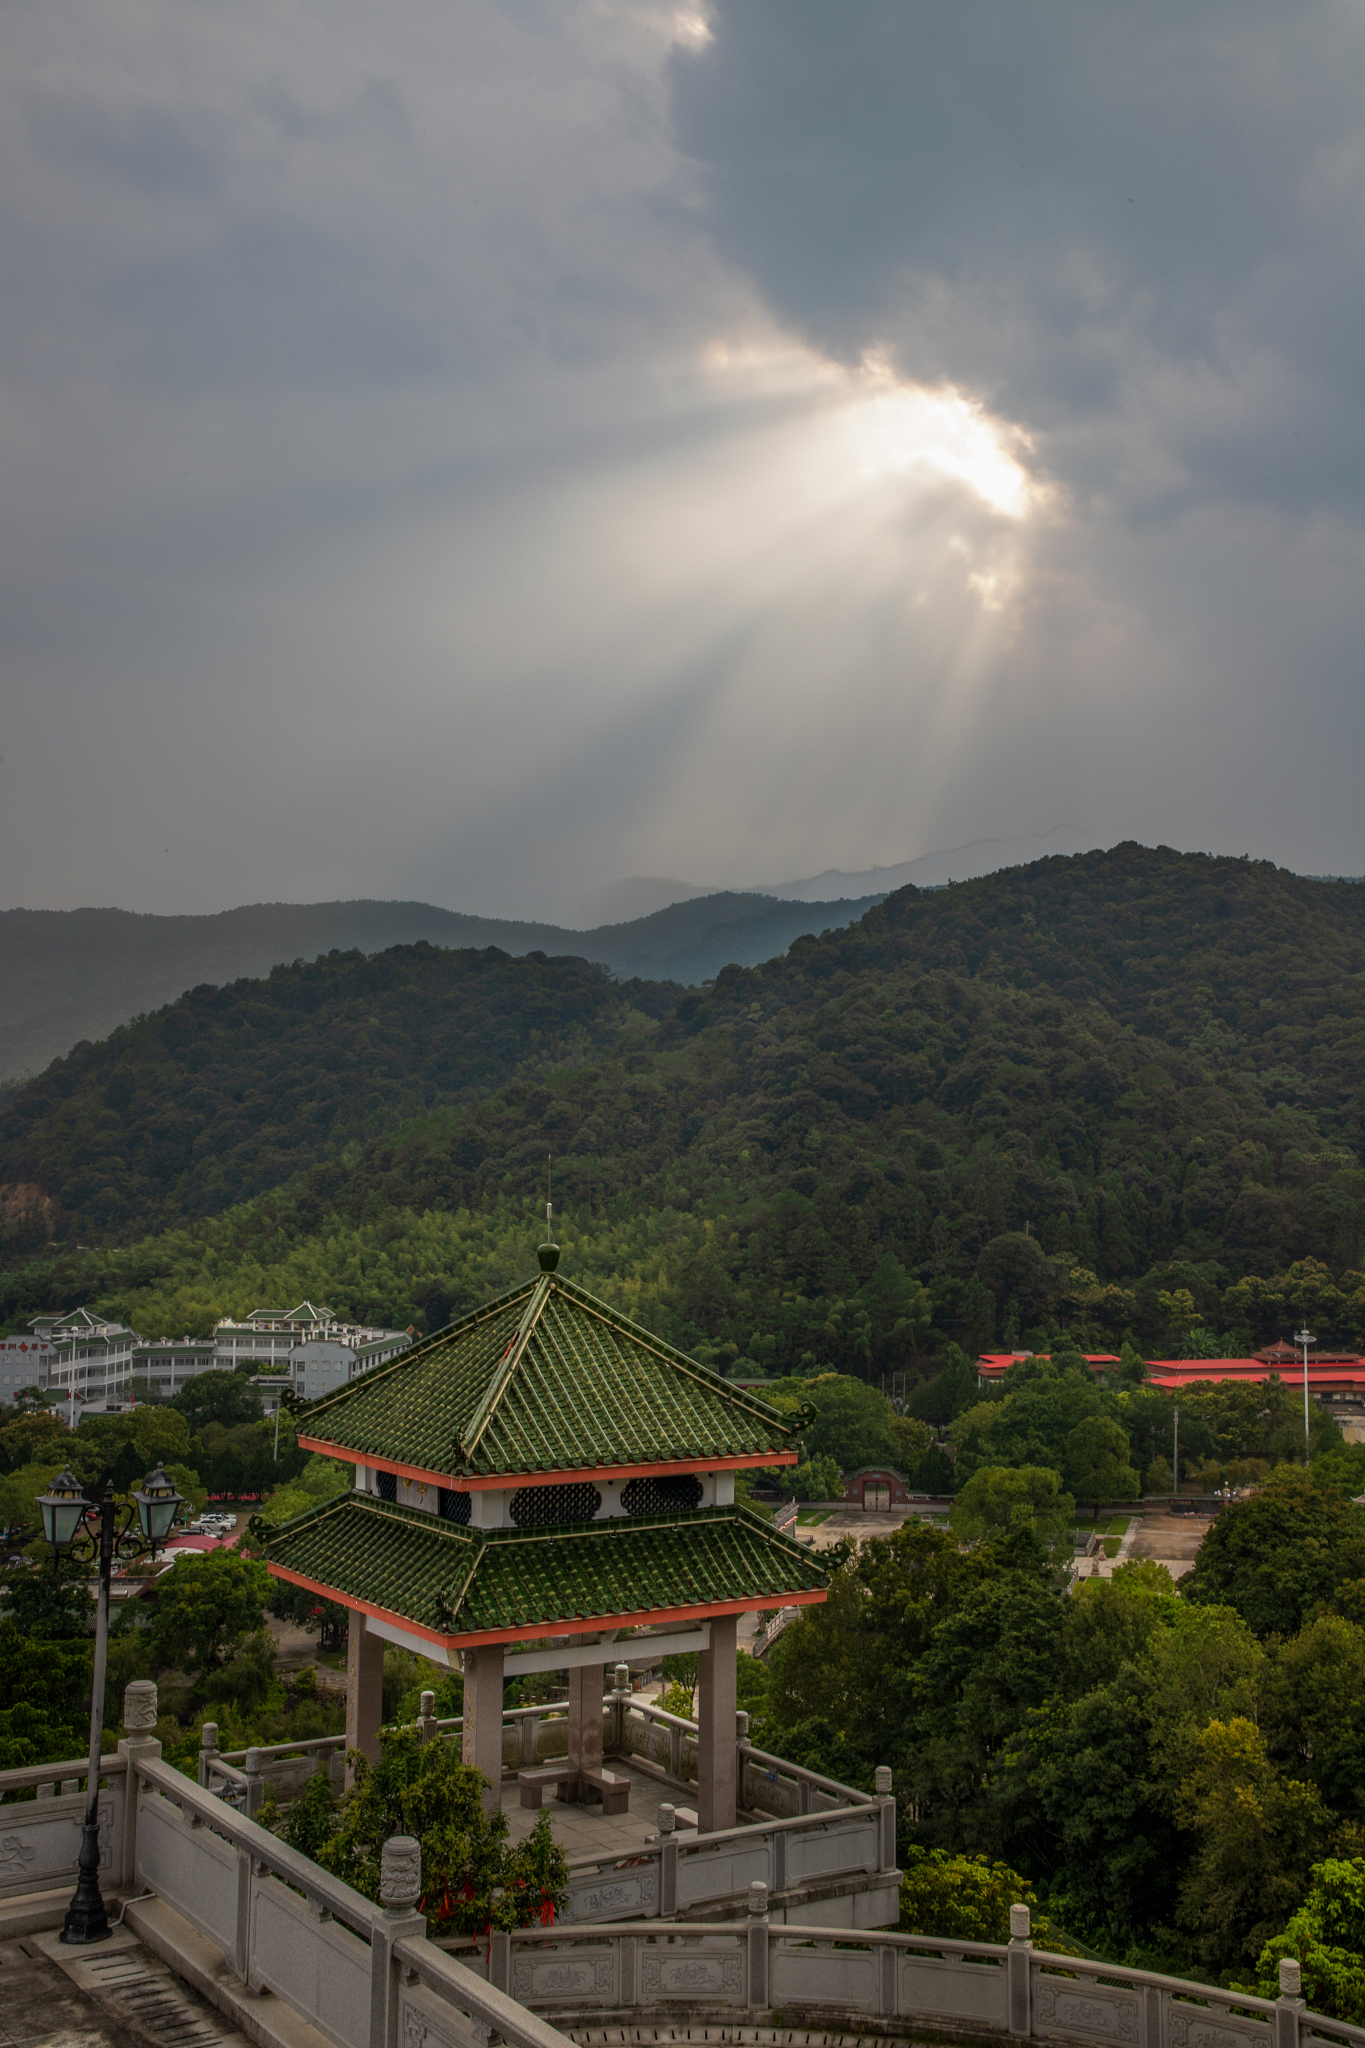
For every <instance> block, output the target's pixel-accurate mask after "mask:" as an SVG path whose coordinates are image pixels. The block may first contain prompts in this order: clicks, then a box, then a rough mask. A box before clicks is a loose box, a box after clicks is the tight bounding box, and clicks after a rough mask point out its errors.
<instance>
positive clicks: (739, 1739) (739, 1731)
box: [735, 1667, 749, 1811]
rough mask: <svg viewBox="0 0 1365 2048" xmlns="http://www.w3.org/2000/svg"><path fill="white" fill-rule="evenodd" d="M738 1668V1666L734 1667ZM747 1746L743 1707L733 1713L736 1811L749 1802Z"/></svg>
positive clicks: (746, 1717)
mask: <svg viewBox="0 0 1365 2048" xmlns="http://www.w3.org/2000/svg"><path fill="white" fill-rule="evenodd" d="M736 1668H738V1667H736ZM748 1747H749V1716H748V1715H747V1714H746V1713H745V1711H744V1709H743V1707H740V1708H739V1709H738V1711H737V1712H736V1714H735V1807H736V1810H737V1811H738V1810H739V1809H740V1808H741V1807H747V1806H748V1804H749V1798H748V1792H749V1788H748V1785H747V1784H746V1783H745V1778H744V1752H745V1750H746V1749H747V1748H748Z"/></svg>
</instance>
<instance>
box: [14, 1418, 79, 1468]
mask: <svg viewBox="0 0 1365 2048" xmlns="http://www.w3.org/2000/svg"><path fill="white" fill-rule="evenodd" d="M70 1436H71V1432H70V1430H69V1429H68V1428H67V1426H66V1424H65V1423H64V1422H63V1421H62V1420H61V1418H60V1416H57V1415H52V1414H49V1413H48V1412H47V1410H45V1409H44V1410H41V1411H40V1412H38V1413H24V1414H21V1415H14V1416H10V1417H7V1418H6V1420H5V1421H4V1422H0V1472H17V1471H18V1470H19V1467H20V1466H21V1465H32V1464H40V1463H41V1464H44V1465H45V1464H46V1463H48V1462H51V1463H52V1466H53V1469H54V1470H55V1471H60V1469H61V1460H60V1458H59V1455H58V1453H59V1452H60V1451H64V1450H66V1448H67V1446H68V1441H69V1439H70Z"/></svg>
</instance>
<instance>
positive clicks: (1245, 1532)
mask: <svg viewBox="0 0 1365 2048" xmlns="http://www.w3.org/2000/svg"><path fill="white" fill-rule="evenodd" d="M1360 1578H1365V1511H1362V1510H1361V1509H1360V1508H1358V1507H1355V1506H1353V1505H1352V1504H1351V1502H1349V1501H1347V1500H1345V1499H1343V1497H1342V1495H1341V1494H1340V1493H1339V1492H1337V1491H1336V1490H1335V1489H1334V1488H1330V1487H1321V1486H1316V1485H1315V1484H1314V1483H1313V1481H1312V1479H1310V1478H1309V1476H1308V1475H1307V1473H1305V1472H1303V1471H1301V1470H1297V1471H1296V1470H1295V1469H1293V1468H1292V1467H1287V1466H1286V1467H1281V1468H1280V1469H1279V1470H1277V1471H1276V1472H1274V1473H1273V1474H1272V1475H1271V1477H1270V1479H1269V1480H1268V1481H1267V1482H1266V1484H1265V1486H1264V1487H1263V1488H1262V1489H1261V1491H1260V1492H1259V1493H1257V1494H1255V1495H1253V1497H1252V1498H1251V1499H1250V1500H1245V1501H1234V1502H1233V1503H1232V1504H1231V1505H1230V1506H1228V1507H1226V1508H1224V1509H1223V1511H1222V1513H1221V1514H1220V1515H1219V1517H1218V1519H1217V1521H1216V1522H1215V1523H1214V1525H1213V1527H1212V1528H1211V1529H1210V1530H1209V1533H1208V1535H1207V1536H1206V1537H1205V1538H1204V1541H1203V1543H1202V1544H1201V1546H1200V1550H1199V1556H1198V1558H1197V1560H1196V1562H1195V1568H1194V1571H1193V1573H1192V1574H1191V1576H1190V1578H1189V1579H1188V1580H1187V1581H1186V1583H1185V1586H1184V1588H1183V1592H1184V1597H1185V1598H1186V1599H1187V1600H1192V1601H1194V1602H1196V1603H1205V1604H1214V1605H1222V1606H1229V1607H1234V1608H1236V1610H1237V1612H1238V1613H1239V1614H1240V1615H1242V1616H1243V1618H1244V1619H1245V1620H1246V1622H1247V1624H1248V1626H1249V1627H1250V1628H1252V1629H1253V1630H1254V1631H1255V1633H1256V1634H1257V1635H1259V1636H1268V1635H1292V1634H1293V1633H1294V1632H1295V1631H1296V1630H1297V1629H1299V1628H1301V1627H1302V1626H1303V1624H1304V1623H1305V1621H1307V1619H1308V1618H1309V1616H1310V1615H1311V1614H1312V1613H1313V1611H1314V1609H1315V1608H1317V1607H1318V1606H1320V1605H1330V1604H1331V1602H1332V1600H1333V1597H1334V1594H1335V1592H1336V1589H1337V1588H1338V1587H1339V1586H1341V1585H1343V1584H1345V1583H1346V1582H1347V1581H1349V1580H1352V1579H1360Z"/></svg>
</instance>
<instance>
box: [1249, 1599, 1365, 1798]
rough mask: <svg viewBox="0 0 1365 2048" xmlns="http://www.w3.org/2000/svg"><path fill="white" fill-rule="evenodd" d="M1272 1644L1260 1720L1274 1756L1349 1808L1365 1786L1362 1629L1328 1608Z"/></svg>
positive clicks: (1280, 1764)
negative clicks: (1314, 1618) (1326, 1611)
mask: <svg viewBox="0 0 1365 2048" xmlns="http://www.w3.org/2000/svg"><path fill="white" fill-rule="evenodd" d="M1267 1647H1268V1660H1267V1663H1266V1667H1265V1672H1264V1676H1263V1677H1262V1680H1261V1683H1260V1687H1259V1696H1260V1713H1259V1715H1258V1719H1259V1721H1260V1725H1261V1729H1262V1732H1263V1733H1264V1735H1265V1739H1266V1746H1267V1748H1268V1750H1269V1752H1270V1756H1271V1758H1272V1761H1273V1762H1274V1763H1275V1764H1276V1765H1277V1766H1278V1767H1279V1768H1280V1769H1281V1770H1285V1771H1288V1772H1290V1773H1292V1775H1293V1776H1294V1777H1296V1778H1304V1779H1306V1780H1307V1781H1308V1782H1309V1783H1310V1784H1313V1785H1316V1786H1317V1788H1318V1790H1319V1792H1320V1793H1321V1794H1322V1797H1323V1799H1324V1800H1325V1801H1326V1803H1327V1804H1328V1805H1329V1806H1331V1807H1334V1808H1336V1809H1337V1810H1338V1811H1339V1812H1347V1813H1349V1812H1351V1811H1352V1810H1353V1809H1354V1808H1355V1807H1356V1806H1357V1804H1358V1790H1359V1788H1360V1786H1362V1785H1365V1630H1362V1629H1360V1628H1358V1627H1357V1626H1356V1624H1355V1623H1354V1622H1351V1621H1347V1620H1346V1619H1345V1618H1344V1617H1343V1616H1342V1615H1340V1614H1323V1615H1319V1616H1318V1618H1317V1619H1316V1620H1315V1621H1312V1622H1310V1623H1309V1625H1308V1627H1307V1628H1305V1629H1301V1630H1300V1632H1299V1633H1298V1635H1296V1636H1290V1637H1289V1638H1288V1639H1287V1640H1284V1641H1278V1640H1274V1639H1272V1641H1271V1642H1270V1644H1269V1645H1268V1646H1267Z"/></svg>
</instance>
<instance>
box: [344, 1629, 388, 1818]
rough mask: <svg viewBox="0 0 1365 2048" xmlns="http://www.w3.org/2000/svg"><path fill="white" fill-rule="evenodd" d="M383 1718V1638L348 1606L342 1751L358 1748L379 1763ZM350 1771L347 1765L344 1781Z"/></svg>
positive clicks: (364, 1754)
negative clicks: (348, 1624)
mask: <svg viewBox="0 0 1365 2048" xmlns="http://www.w3.org/2000/svg"><path fill="white" fill-rule="evenodd" d="M383 1719H384V1639H383V1637H382V1636H372V1635H371V1634H370V1632H369V1630H368V1629H367V1628H366V1626H365V1617H364V1615H363V1614H362V1613H360V1611H359V1609H358V1608H352V1609H351V1615H350V1628H349V1630H348V1632H347V1636H346V1752H347V1755H349V1754H350V1752H351V1751H352V1750H353V1749H358V1750H359V1751H360V1753H361V1755H362V1756H365V1757H368V1758H369V1760H370V1762H371V1763H372V1764H377V1763H378V1762H379V1729H380V1724H381V1722H382V1721H383ZM352 1775H353V1774H352V1772H351V1770H350V1768H349V1766H348V1768H347V1772H346V1782H347V1784H348V1785H349V1784H350V1782H351V1778H352Z"/></svg>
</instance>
